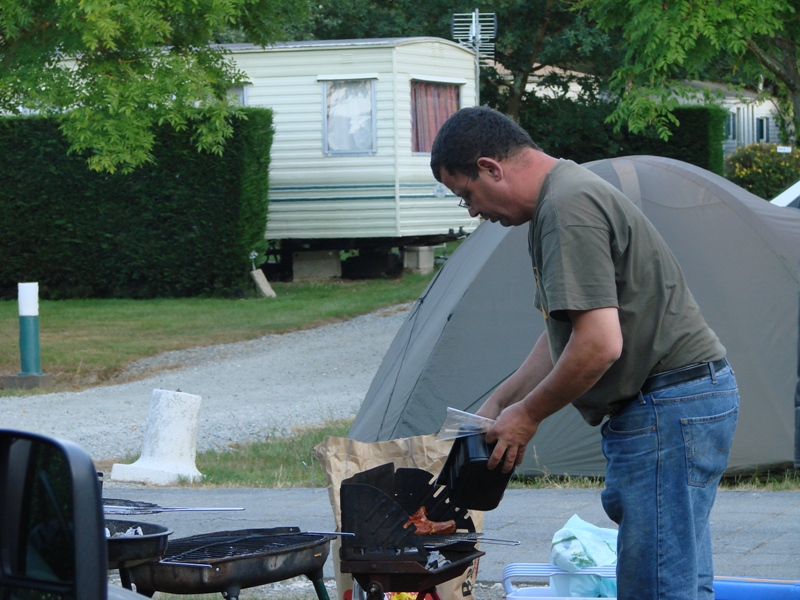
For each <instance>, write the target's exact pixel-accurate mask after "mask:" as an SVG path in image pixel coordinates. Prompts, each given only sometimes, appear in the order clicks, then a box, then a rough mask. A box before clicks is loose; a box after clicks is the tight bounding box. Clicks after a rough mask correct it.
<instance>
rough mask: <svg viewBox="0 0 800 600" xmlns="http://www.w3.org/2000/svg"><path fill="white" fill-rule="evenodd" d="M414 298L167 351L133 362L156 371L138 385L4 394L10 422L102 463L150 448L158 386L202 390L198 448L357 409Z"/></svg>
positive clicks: (0, 412)
mask: <svg viewBox="0 0 800 600" xmlns="http://www.w3.org/2000/svg"><path fill="white" fill-rule="evenodd" d="M411 306H412V305H411V304H404V305H401V306H397V307H394V308H390V309H385V310H381V311H378V312H375V313H371V314H368V315H365V316H361V317H357V318H355V319H352V320H350V321H345V322H341V323H334V324H331V325H325V326H323V327H318V328H315V329H308V330H305V331H297V332H292V333H287V334H282V335H268V336H265V337H262V338H260V339H257V340H252V341H249V342H241V343H236V344H224V345H218V346H209V347H206V348H193V349H189V350H184V351H178V352H167V353H164V354H161V355H159V356H155V357H152V358H147V359H143V360H141V361H138V362H136V363H134V364H132V365H130V367H129V369H128V371H127V372H126V373H125V374H124V376H126V377H130V376H140V377H141V376H142V375H143V374H149V375H147V376H146V377H145V378H143V379H140V380H138V381H135V382H132V383H123V384H119V385H109V386H104V387H98V388H93V389H90V390H86V391H83V392H76V393H57V394H43V395H38V396H24V397H8V398H0V427H4V428H14V429H23V430H27V431H34V432H39V433H44V434H47V435H53V436H57V437H61V438H64V439H68V440H71V441H73V442H75V443H77V444H78V445H79V446H81V447H82V448H83V449H84V450H86V451H87V452H88V453H89V454H90V455H91V457H92V458H93V459H94V460H96V461H98V460H110V459H119V458H124V457H129V456H132V455H138V454H139V453H140V452H141V450H142V443H143V441H144V435H145V431H146V426H147V417H148V411H149V409H150V403H151V398H152V396H153V391H154V390H157V389H160V390H174V391H182V392H186V393H190V394H196V395H198V396H200V397H201V398H202V400H201V405H200V423H199V433H198V442H197V449H198V451H203V450H206V449H210V448H224V447H226V446H228V445H230V444H233V443H239V442H248V441H255V440H259V439H263V438H264V437H265V436H266V435H268V434H271V433H277V432H284V431H287V430H289V429H290V428H292V427H295V426H298V425H305V424H312V423H320V422H324V421H327V420H331V419H338V418H348V417H353V416H354V415H355V414H356V412H357V411H358V408H359V406H360V405H361V402H362V400H363V399H364V397H365V395H366V393H367V389H368V388H369V385H370V383H371V382H372V378H373V376H374V375H375V372H376V370H377V369H378V367H379V366H380V363H381V361H382V360H383V356H384V354H385V353H386V351H387V350H388V348H389V345H390V344H391V342H392V340H393V339H394V336H395V334H396V333H397V330H398V329H399V328H400V326H401V325H402V323H403V321H404V319H405V317H406V315H407V314H408V311H409V310H410V308H411ZM153 372H155V374H151V373H153Z"/></svg>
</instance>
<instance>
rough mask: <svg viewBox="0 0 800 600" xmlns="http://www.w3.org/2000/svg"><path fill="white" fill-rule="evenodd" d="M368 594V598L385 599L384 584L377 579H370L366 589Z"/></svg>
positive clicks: (372, 599) (374, 599) (369, 599)
mask: <svg viewBox="0 0 800 600" xmlns="http://www.w3.org/2000/svg"><path fill="white" fill-rule="evenodd" d="M364 591H365V592H366V594H367V600H383V598H384V595H383V586H382V585H381V584H380V583H378V582H377V581H370V582H369V587H368V588H367V589H366V590H364Z"/></svg>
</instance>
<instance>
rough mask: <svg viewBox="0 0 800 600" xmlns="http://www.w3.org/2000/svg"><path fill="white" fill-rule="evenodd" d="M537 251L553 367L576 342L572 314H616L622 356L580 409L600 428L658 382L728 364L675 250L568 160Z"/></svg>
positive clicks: (534, 228) (544, 210)
mask: <svg viewBox="0 0 800 600" xmlns="http://www.w3.org/2000/svg"><path fill="white" fill-rule="evenodd" d="M529 244H530V251H531V259H532V261H533V268H534V276H535V278H536V290H537V291H536V299H535V304H536V307H537V308H538V309H540V310H541V311H542V313H543V314H544V316H545V327H546V330H547V335H548V340H549V342H550V352H551V355H552V359H553V362H554V363H555V361H557V360H558V358H559V357H560V356H561V353H562V352H563V351H564V347H565V346H566V344H567V341H568V340H569V337H570V334H571V332H572V325H571V323H570V321H569V318H568V317H567V313H566V311H567V310H592V309H596V308H605V307H612V306H613V307H616V308H618V309H619V319H620V326H621V328H622V339H623V346H622V355H621V356H620V358H619V359H618V360H617V361H616V362H615V363H614V364H613V365H612V366H611V368H610V369H609V370H608V371H607V372H606V373H605V374H604V375H603V376H602V377H601V378H600V380H599V381H598V382H597V383H596V384H595V385H594V387H592V389H590V390H589V391H588V392H587V393H586V394H584V395H583V396H581V397H580V398H578V399H577V400H575V401H574V402H573V404H574V406H575V407H576V408H577V409H578V410H579V411H580V413H581V415H582V416H583V418H584V419H585V420H586V421H587V422H588V423H589V424H590V425H598V424H600V422H601V421H602V420H603V417H604V416H606V415H607V414H609V413H610V412H611V407H612V406H613V404H614V403H616V402H620V401H623V400H625V399H627V398H630V397H632V396H634V395H635V394H636V393H637V392H638V391H639V389H641V387H642V384H643V383H644V380H645V379H646V378H647V376H648V375H650V374H653V373H660V372H662V371H669V370H671V369H676V368H679V367H683V366H686V365H689V364H693V363H697V362H707V361H714V360H718V359H720V358H722V357H723V356H725V348H724V347H723V346H722V344H721V343H720V341H719V339H718V338H717V336H716V334H715V333H714V332H713V331H712V330H711V329H710V328H709V327H708V325H707V324H706V322H705V320H704V319H703V316H702V315H701V314H700V308H699V307H698V305H697V302H696V301H695V299H694V297H693V296H692V294H691V292H690V291H689V288H688V287H687V285H686V281H685V280H684V277H683V273H682V272H681V269H680V267H679V266H678V263H677V261H676V260H675V257H674V256H673V255H672V252H671V251H670V250H669V248H668V247H667V244H666V242H665V241H664V239H663V238H662V237H661V235H660V234H659V233H658V231H656V229H655V227H654V226H653V224H652V223H650V221H649V220H648V219H647V218H646V217H645V216H644V213H642V211H641V210H639V208H637V207H636V206H635V205H634V204H633V202H631V201H630V200H629V199H628V198H626V197H625V196H624V195H623V194H622V192H620V191H619V190H617V189H616V188H615V187H613V186H612V185H611V184H609V183H608V182H606V181H605V180H604V179H602V178H601V177H599V176H597V175H595V174H594V173H592V172H591V171H589V170H587V169H585V168H583V167H581V166H579V165H577V164H575V163H574V162H572V161H566V160H560V161H559V162H558V163H557V164H556V166H555V167H554V168H553V169H552V170H551V171H550V173H549V174H548V175H547V178H546V179H545V182H544V184H543V186H542V190H541V192H540V194H539V200H538V204H537V207H536V211H535V214H534V217H533V220H532V221H531V224H530V233H529Z"/></svg>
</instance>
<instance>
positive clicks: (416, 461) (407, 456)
mask: <svg viewBox="0 0 800 600" xmlns="http://www.w3.org/2000/svg"><path fill="white" fill-rule="evenodd" d="M452 445H453V442H452V440H449V441H437V439H436V434H432V435H422V436H415V437H409V438H400V439H396V440H388V441H385V442H358V441H356V440H350V439H347V438H339V437H332V436H328V437H326V438H325V439H324V440H322V442H321V443H320V444H319V445H318V446H316V447H315V448H314V456H315V457H316V459H317V461H318V462H319V464H320V465H321V466H322V469H323V471H325V475H326V477H327V478H328V495H329V496H330V501H331V508H332V509H333V515H334V518H335V519H336V531H341V527H342V520H341V504H340V501H339V490H340V488H341V484H342V481H344V480H345V479H347V478H349V477H352V476H353V475H355V474H356V473H360V472H362V471H366V470H368V469H372V468H373V467H378V466H380V465H385V464H387V463H392V464H393V465H394V468H395V469H397V468H415V469H423V470H425V471H428V472H429V473H431V474H432V475H438V474H439V471H441V470H442V466H444V462H445V459H447V455H448V453H449V452H450V447H451V446H452ZM469 516H470V517H471V518H472V522H473V524H474V525H475V531H481V528H482V527H483V513H482V512H479V511H469ZM340 546H341V542H340V540H339V538H336V540H334V542H333V544H332V550H331V554H332V555H333V565H334V569H335V574H336V591H337V598H338V600H355V599H353V598H352V594H353V577H352V575H351V574H350V573H342V572H341V569H340V566H339V547H340ZM477 578H478V559H476V560H475V561H474V562H473V564H472V565H470V566H469V567H468V568H467V570H466V571H464V573H463V574H462V575H460V576H459V577H455V578H453V579H451V580H449V581H446V582H444V583H440V584H439V585H437V586H436V591H437V592H438V594H439V596H440V597H441V599H442V600H473V598H474V596H473V595H472V588H473V587H474V585H475V581H476V580H477ZM389 591H390V590H387V592H389ZM398 591H402V590H398ZM387 595H388V594H387Z"/></svg>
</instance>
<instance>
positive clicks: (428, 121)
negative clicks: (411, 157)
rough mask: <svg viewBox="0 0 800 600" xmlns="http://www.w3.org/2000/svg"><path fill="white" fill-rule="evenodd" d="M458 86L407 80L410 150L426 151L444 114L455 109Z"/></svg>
mask: <svg viewBox="0 0 800 600" xmlns="http://www.w3.org/2000/svg"><path fill="white" fill-rule="evenodd" d="M458 97H459V86H458V85H453V84H449V83H431V82H428V81H412V82H411V131H412V134H411V136H412V142H411V143H412V146H411V149H412V151H413V152H430V151H431V147H432V146H433V139H434V138H435V137H436V134H437V133H438V132H439V128H440V127H441V126H442V124H443V123H444V122H445V121H446V120H447V117H449V116H450V115H452V114H453V113H454V112H456V111H457V110H458Z"/></svg>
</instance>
